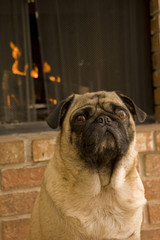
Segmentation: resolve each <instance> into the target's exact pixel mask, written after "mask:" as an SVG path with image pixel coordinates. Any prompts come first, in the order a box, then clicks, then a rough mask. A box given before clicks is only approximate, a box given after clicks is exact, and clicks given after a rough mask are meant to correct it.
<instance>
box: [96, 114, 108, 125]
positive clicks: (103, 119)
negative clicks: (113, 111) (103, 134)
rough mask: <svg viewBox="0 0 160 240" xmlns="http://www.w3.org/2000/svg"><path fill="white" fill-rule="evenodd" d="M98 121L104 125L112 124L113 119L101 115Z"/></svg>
mask: <svg viewBox="0 0 160 240" xmlns="http://www.w3.org/2000/svg"><path fill="white" fill-rule="evenodd" d="M96 122H97V123H100V124H101V125H102V126H104V125H106V124H107V125H111V124H112V119H111V118H110V117H108V116H105V115H104V116H99V117H98V118H97V119H96Z"/></svg>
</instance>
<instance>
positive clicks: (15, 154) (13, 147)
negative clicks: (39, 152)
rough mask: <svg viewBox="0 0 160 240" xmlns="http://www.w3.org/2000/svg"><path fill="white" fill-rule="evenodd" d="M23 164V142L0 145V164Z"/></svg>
mask: <svg viewBox="0 0 160 240" xmlns="http://www.w3.org/2000/svg"><path fill="white" fill-rule="evenodd" d="M20 162H25V156H24V142H23V141H15V142H4V143H0V164H8V163H20Z"/></svg>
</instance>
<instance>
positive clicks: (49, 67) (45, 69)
mask: <svg viewBox="0 0 160 240" xmlns="http://www.w3.org/2000/svg"><path fill="white" fill-rule="evenodd" d="M43 71H44V72H45V73H49V72H51V66H50V65H49V64H48V63H47V62H46V61H45V62H44V64H43Z"/></svg>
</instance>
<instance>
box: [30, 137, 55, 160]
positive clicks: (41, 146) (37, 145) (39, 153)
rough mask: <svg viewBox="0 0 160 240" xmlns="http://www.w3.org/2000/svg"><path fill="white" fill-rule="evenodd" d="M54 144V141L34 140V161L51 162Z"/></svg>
mask: <svg viewBox="0 0 160 240" xmlns="http://www.w3.org/2000/svg"><path fill="white" fill-rule="evenodd" d="M54 144H55V141H54V140H53V139H39V140H33V142H32V151H33V160H34V161H46V160H50V159H51V158H52V157H53V155H54Z"/></svg>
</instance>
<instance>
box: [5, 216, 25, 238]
mask: <svg viewBox="0 0 160 240" xmlns="http://www.w3.org/2000/svg"><path fill="white" fill-rule="evenodd" d="M2 234H3V240H22V239H25V238H26V237H27V236H28V234H29V219H18V220H9V221H3V222H2Z"/></svg>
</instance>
